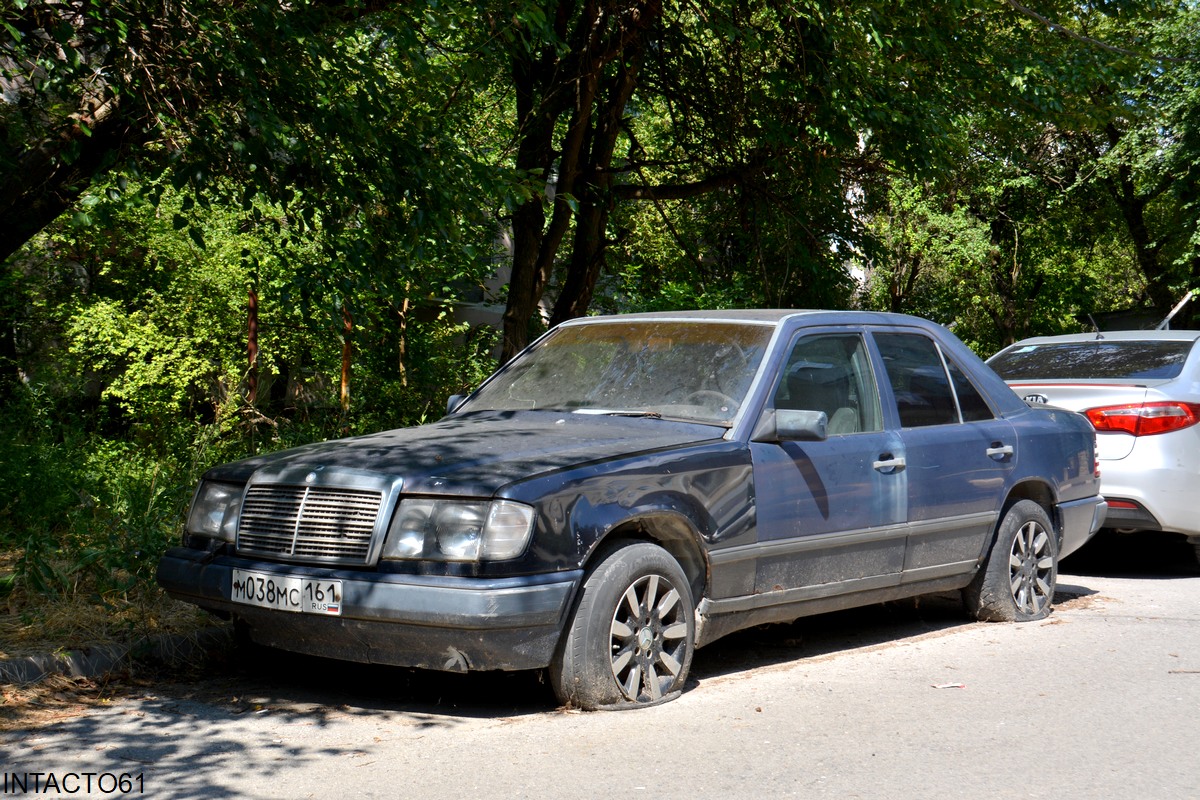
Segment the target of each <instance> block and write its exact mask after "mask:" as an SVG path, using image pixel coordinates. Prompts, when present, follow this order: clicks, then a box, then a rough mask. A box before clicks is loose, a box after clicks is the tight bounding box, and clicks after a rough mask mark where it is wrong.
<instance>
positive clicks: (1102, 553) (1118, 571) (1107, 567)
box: [1060, 530, 1200, 579]
mask: <svg viewBox="0 0 1200 800" xmlns="http://www.w3.org/2000/svg"><path fill="white" fill-rule="evenodd" d="M1060 571H1061V572H1063V573H1066V574H1069V575H1094V576H1097V577H1108V578H1146V579H1163V578H1194V577H1196V575H1200V565H1197V562H1196V553H1195V550H1194V548H1193V547H1192V545H1190V544H1189V543H1188V541H1187V539H1185V538H1184V537H1183V536H1180V535H1178V534H1173V533H1159V532H1157V531H1139V532H1137V533H1116V532H1114V531H1109V530H1103V531H1101V532H1100V533H1099V534H1097V535H1096V537H1095V538H1094V539H1092V541H1090V542H1088V543H1087V544H1086V545H1085V546H1084V547H1082V548H1081V549H1080V550H1078V551H1076V552H1075V553H1073V554H1072V555H1070V556H1068V557H1067V558H1065V559H1063V561H1062V566H1061V568H1060Z"/></svg>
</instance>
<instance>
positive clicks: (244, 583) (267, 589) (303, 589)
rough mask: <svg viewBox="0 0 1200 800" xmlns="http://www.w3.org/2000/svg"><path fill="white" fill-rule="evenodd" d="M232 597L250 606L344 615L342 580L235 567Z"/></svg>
mask: <svg viewBox="0 0 1200 800" xmlns="http://www.w3.org/2000/svg"><path fill="white" fill-rule="evenodd" d="M230 599H231V600H233V602H235V603H244V604H246V605H250V606H261V607H263V608H275V609H278V610H280V611H297V612H303V613H306V614H325V615H327V616H334V617H337V616H341V614H342V582H341V581H331V580H320V579H317V578H300V577H296V576H293V575H273V574H271V573H269V572H252V571H250V570H244V569H235V570H234V571H233V588H232V591H231V593H230Z"/></svg>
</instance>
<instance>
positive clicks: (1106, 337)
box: [1004, 330, 1200, 350]
mask: <svg viewBox="0 0 1200 800" xmlns="http://www.w3.org/2000/svg"><path fill="white" fill-rule="evenodd" d="M1197 339H1200V331H1192V330H1166V331H1158V330H1154V331H1100V332H1099V333H1096V332H1095V331H1093V332H1092V333H1067V334H1063V335H1061V336H1033V337H1030V338H1028V339H1022V340H1021V341H1019V342H1016V343H1015V344H1011V345H1009V346H1008V347H1006V348H1004V349H1006V350H1007V349H1009V348H1011V347H1020V346H1024V345H1031V344H1071V343H1073V342H1146V341H1159V342H1194V341H1196V340H1197Z"/></svg>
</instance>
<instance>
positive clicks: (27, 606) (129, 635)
mask: <svg viewBox="0 0 1200 800" xmlns="http://www.w3.org/2000/svg"><path fill="white" fill-rule="evenodd" d="M15 560H16V554H15V553H11V552H0V576H3V575H5V574H11V573H12V571H13V565H14V564H15ZM212 622H213V620H212V617H210V616H209V615H207V614H205V613H204V612H203V611H200V610H199V609H198V608H196V607H195V606H191V605H188V604H186V603H180V602H178V601H176V600H172V599H170V598H169V597H167V596H166V594H165V593H163V591H162V590H161V589H159V588H158V587H157V586H154V585H151V586H140V587H138V588H137V589H136V590H134V591H130V592H123V593H116V592H109V593H106V594H100V593H98V592H96V591H94V590H92V589H89V587H87V586H76V587H73V590H72V591H70V592H69V593H68V592H64V593H62V594H60V595H57V596H46V595H41V594H37V593H34V592H30V591H27V590H26V589H25V588H24V587H22V586H21V585H20V584H18V585H17V586H16V587H15V588H14V589H13V590H12V591H11V592H9V593H8V595H7V596H4V597H2V598H0V658H13V657H17V656H27V655H41V654H46V653H56V652H62V651H67V650H76V649H80V648H84V647H88V646H91V645H130V644H133V643H135V642H138V641H140V640H142V639H145V638H146V637H150V636H159V635H164V634H187V633H192V632H195V631H197V630H200V629H201V628H204V627H206V626H209V625H211V624H212Z"/></svg>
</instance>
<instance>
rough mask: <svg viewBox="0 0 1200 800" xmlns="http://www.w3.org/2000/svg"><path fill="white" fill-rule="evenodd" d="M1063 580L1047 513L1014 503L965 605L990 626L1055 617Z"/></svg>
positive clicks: (1031, 504)
mask: <svg viewBox="0 0 1200 800" xmlns="http://www.w3.org/2000/svg"><path fill="white" fill-rule="evenodd" d="M1057 581H1058V538H1057V536H1055V533H1054V527H1053V526H1052V525H1051V523H1050V517H1049V516H1048V515H1047V514H1046V510H1045V509H1044V508H1042V507H1041V506H1040V505H1038V504H1037V503H1035V502H1033V501H1032V500H1020V501H1018V502H1016V503H1013V504H1012V505H1011V506H1010V507H1009V508H1008V510H1007V511H1006V512H1005V514H1004V518H1003V519H1002V520H1001V521H1000V527H999V528H998V529H997V531H996V539H995V541H994V542H993V543H992V549H991V551H990V552H989V553H988V556H987V559H986V560H985V561H984V563H983V565H982V566H981V567H980V568H979V572H978V573H976V575H975V578H974V579H973V580H972V581H971V583H970V585H968V586H967V588H965V589H963V601H964V603H965V604H966V606H967V610H968V611H969V612H970V613H971V614H972V615H974V617H975V618H976V619H979V620H982V621H985V622H1029V621H1031V620H1037V619H1044V618H1045V617H1046V616H1047V615H1049V614H1050V605H1051V603H1052V602H1053V601H1054V587H1055V584H1056V583H1057Z"/></svg>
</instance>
